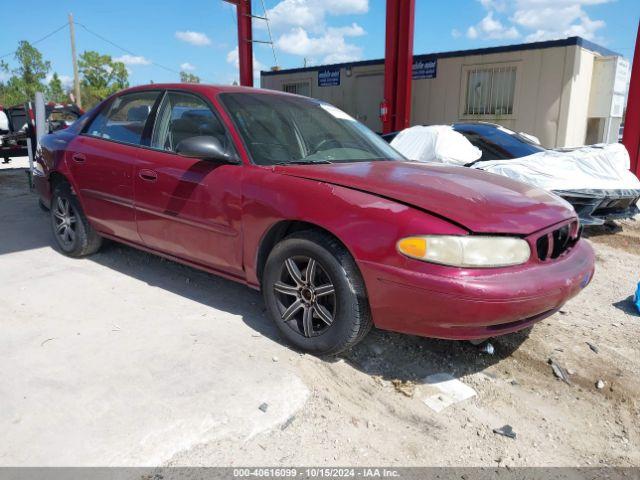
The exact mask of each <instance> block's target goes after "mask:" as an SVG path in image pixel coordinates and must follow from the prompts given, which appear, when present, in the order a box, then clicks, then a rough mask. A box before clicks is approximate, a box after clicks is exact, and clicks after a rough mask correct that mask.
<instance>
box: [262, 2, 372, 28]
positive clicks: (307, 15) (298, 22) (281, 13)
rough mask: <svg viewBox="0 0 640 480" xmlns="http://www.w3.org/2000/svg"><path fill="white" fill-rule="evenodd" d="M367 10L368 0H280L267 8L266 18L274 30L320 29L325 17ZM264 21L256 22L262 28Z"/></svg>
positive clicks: (322, 26)
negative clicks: (292, 28) (293, 28)
mask: <svg viewBox="0 0 640 480" xmlns="http://www.w3.org/2000/svg"><path fill="white" fill-rule="evenodd" d="M368 11H369V0H281V1H280V2H279V3H278V4H276V5H275V6H274V7H273V8H270V9H268V10H267V18H269V22H270V25H271V28H273V29H274V30H279V29H285V28H291V27H303V28H306V29H310V30H314V31H320V30H322V29H323V28H324V25H325V18H326V17H327V16H336V15H356V14H363V13H367V12H368ZM264 23H265V22H256V27H258V28H264V26H265V25H264Z"/></svg>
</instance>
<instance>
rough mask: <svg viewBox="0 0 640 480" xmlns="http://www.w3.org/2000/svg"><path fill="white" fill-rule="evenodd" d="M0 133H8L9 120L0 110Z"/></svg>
mask: <svg viewBox="0 0 640 480" xmlns="http://www.w3.org/2000/svg"><path fill="white" fill-rule="evenodd" d="M0 131H4V132H8V131H9V118H8V117H7V114H6V113H4V112H3V111H2V110H0Z"/></svg>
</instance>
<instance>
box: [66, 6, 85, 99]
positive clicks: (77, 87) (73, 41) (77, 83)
mask: <svg viewBox="0 0 640 480" xmlns="http://www.w3.org/2000/svg"><path fill="white" fill-rule="evenodd" d="M69 34H70V35H71V60H72V61H73V91H74V96H75V97H76V99H75V100H76V105H78V108H82V98H80V77H79V75H78V58H77V57H76V30H75V28H74V23H73V13H70V14H69Z"/></svg>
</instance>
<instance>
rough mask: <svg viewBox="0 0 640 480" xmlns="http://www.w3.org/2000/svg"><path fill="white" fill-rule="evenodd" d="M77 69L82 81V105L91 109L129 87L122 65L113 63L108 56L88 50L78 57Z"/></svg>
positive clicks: (127, 75)
mask: <svg viewBox="0 0 640 480" xmlns="http://www.w3.org/2000/svg"><path fill="white" fill-rule="evenodd" d="M78 67H79V70H80V75H81V77H82V80H81V82H80V86H81V89H82V92H81V93H82V103H83V106H85V108H87V107H92V106H93V105H95V104H96V103H98V102H99V101H101V100H103V99H105V98H106V97H108V96H109V95H111V94H112V93H115V92H117V91H118V90H122V89H123V88H127V87H128V86H129V74H128V72H127V68H126V67H125V65H124V63H122V62H116V61H114V60H113V59H112V58H111V56H110V55H100V54H99V53H98V52H95V51H92V50H89V51H86V52H84V53H83V54H82V55H80V58H79V59H78Z"/></svg>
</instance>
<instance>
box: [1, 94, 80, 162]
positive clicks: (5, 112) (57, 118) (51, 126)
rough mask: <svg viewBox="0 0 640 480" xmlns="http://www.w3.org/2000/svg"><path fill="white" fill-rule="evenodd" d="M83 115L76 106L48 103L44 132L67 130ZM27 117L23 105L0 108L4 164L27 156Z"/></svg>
mask: <svg viewBox="0 0 640 480" xmlns="http://www.w3.org/2000/svg"><path fill="white" fill-rule="evenodd" d="M83 113H84V112H83V111H82V110H81V109H80V108H78V106H77V105H73V104H61V103H48V104H46V105H45V119H46V121H47V127H46V131H47V132H49V133H52V132H55V131H57V130H61V129H64V128H67V127H68V126H70V125H71V124H72V123H73V122H75V121H76V120H77V119H78V118H80V116H81V115H82V114H83ZM31 114H33V112H31ZM29 115H30V114H29V112H27V110H26V108H25V106H24V105H15V106H13V107H8V108H2V107H0V157H1V158H3V160H4V162H5V163H8V162H9V159H10V158H11V157H25V156H27V155H28V154H29V152H28V151H27V138H28V137H29V136H30V135H31V133H30V131H29Z"/></svg>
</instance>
